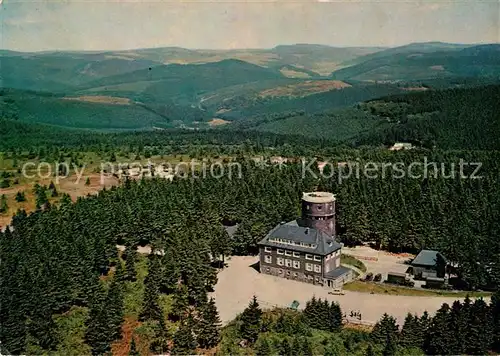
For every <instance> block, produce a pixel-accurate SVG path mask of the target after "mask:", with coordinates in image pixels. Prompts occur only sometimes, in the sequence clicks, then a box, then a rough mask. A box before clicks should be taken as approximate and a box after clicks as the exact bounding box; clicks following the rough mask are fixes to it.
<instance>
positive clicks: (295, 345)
mask: <svg viewBox="0 0 500 356" xmlns="http://www.w3.org/2000/svg"><path fill="white" fill-rule="evenodd" d="M301 349H302V344H301V342H300V339H299V337H298V336H295V337H294V338H293V341H292V353H293V354H294V355H299V354H300V350H301Z"/></svg>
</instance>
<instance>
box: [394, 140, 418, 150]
mask: <svg viewBox="0 0 500 356" xmlns="http://www.w3.org/2000/svg"><path fill="white" fill-rule="evenodd" d="M412 148H413V145H412V144H411V143H408V142H396V143H395V144H394V145H393V146H392V147H389V151H399V150H411V149H412Z"/></svg>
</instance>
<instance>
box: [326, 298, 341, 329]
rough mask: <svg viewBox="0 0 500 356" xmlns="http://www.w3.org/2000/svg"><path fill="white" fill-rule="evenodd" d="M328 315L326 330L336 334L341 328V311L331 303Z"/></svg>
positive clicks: (336, 305)
mask: <svg viewBox="0 0 500 356" xmlns="http://www.w3.org/2000/svg"><path fill="white" fill-rule="evenodd" d="M328 311H329V313H328V318H327V321H328V329H327V330H329V331H332V332H337V331H339V330H340V329H341V328H342V310H341V309H340V305H339V304H338V303H335V302H332V303H331V304H330V307H329V310H328Z"/></svg>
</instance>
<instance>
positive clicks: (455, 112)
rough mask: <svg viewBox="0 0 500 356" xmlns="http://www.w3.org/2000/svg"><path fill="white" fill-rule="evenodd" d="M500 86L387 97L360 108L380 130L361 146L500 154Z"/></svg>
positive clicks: (370, 135)
mask: <svg viewBox="0 0 500 356" xmlns="http://www.w3.org/2000/svg"><path fill="white" fill-rule="evenodd" d="M499 98H500V86H498V85H495V86H487V87H479V88H469V89H448V90H437V91H428V92H423V93H422V92H420V93H411V94H407V95H404V96H403V95H400V96H393V97H387V98H384V99H382V100H374V101H370V102H368V103H366V104H363V105H361V106H360V108H361V109H362V110H364V111H365V112H367V113H370V114H372V115H375V116H376V117H377V118H378V122H379V125H380V128H378V129H375V130H372V131H371V132H367V133H365V134H363V135H361V137H362V138H361V139H360V140H359V141H358V143H364V144H380V143H384V144H392V143H394V142H398V141H402V142H412V143H415V144H417V145H419V146H424V147H434V146H435V147H439V148H444V149H494V150H498V149H500V100H499Z"/></svg>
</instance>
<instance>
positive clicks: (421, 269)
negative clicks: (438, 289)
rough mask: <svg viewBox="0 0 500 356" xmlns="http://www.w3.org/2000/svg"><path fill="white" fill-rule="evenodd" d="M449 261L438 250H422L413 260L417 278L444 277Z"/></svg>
mask: <svg viewBox="0 0 500 356" xmlns="http://www.w3.org/2000/svg"><path fill="white" fill-rule="evenodd" d="M447 264H448V261H447V260H446V258H445V257H444V256H443V255H442V254H441V253H440V252H438V251H433V250H422V251H420V253H419V254H418V255H417V257H415V259H414V260H413V261H412V262H411V266H412V274H413V276H414V277H415V279H421V280H426V279H427V278H444V276H445V273H446V266H447Z"/></svg>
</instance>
